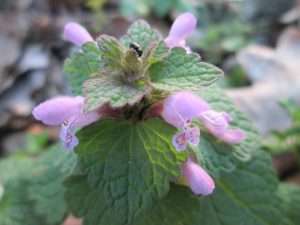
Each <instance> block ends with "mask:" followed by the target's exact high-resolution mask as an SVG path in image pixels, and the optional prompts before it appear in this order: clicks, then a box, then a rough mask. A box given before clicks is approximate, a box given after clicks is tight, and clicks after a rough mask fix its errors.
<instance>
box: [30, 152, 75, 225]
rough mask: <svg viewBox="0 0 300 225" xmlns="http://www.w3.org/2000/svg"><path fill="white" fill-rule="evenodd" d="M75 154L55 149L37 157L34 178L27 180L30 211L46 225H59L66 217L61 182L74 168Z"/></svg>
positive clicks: (33, 172)
mask: <svg viewBox="0 0 300 225" xmlns="http://www.w3.org/2000/svg"><path fill="white" fill-rule="evenodd" d="M75 162H76V160H75V154H73V153H68V152H64V151H63V150H62V149H59V148H57V147H55V148H53V149H51V150H49V151H47V152H46V153H45V154H43V155H42V156H40V157H39V160H38V162H36V168H35V169H34V171H32V175H33V177H34V178H32V179H30V178H29V179H30V180H29V187H28V198H30V199H31V200H32V201H33V202H34V204H33V206H32V209H33V210H34V211H35V212H36V213H37V214H38V215H39V216H41V217H42V218H44V220H45V221H46V224H61V222H62V221H63V220H64V218H65V217H66V213H67V207H66V204H65V201H64V190H65V188H64V186H63V181H64V179H65V177H66V176H68V175H69V174H70V173H71V171H72V170H73V168H74V166H75Z"/></svg>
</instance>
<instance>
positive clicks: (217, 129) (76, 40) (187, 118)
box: [33, 13, 245, 195]
mask: <svg viewBox="0 0 300 225" xmlns="http://www.w3.org/2000/svg"><path fill="white" fill-rule="evenodd" d="M196 24H197V20H196V18H195V17H194V16H193V15H192V14H191V13H184V14H182V15H180V16H179V17H178V18H177V19H176V20H175V22H174V23H173V25H172V27H171V29H170V32H169V35H168V36H167V37H166V38H165V44H166V45H167V46H168V47H169V48H173V47H182V48H184V49H186V51H187V53H190V52H191V50H190V48H189V47H188V46H187V45H186V38H187V37H188V36H189V35H190V34H191V33H192V32H193V31H194V30H195V28H196ZM64 38H65V39H66V40H68V41H70V42H72V43H73V44H75V45H77V46H78V47H81V46H82V45H84V44H86V43H88V42H94V39H93V38H92V36H91V35H90V34H89V33H88V31H87V30H86V29H85V28H83V27H82V26H80V25H79V24H77V23H69V24H67V25H66V26H65V29H64ZM104 108H105V107H104ZM83 109H84V97H82V96H77V97H68V96H62V97H56V98H54V99H51V100H48V101H46V102H43V103H41V104H40V105H38V106H37V107H35V109H34V110H33V115H34V117H35V118H36V119H37V120H40V121H42V122H43V123H45V124H47V125H51V126H61V131H60V139H61V140H62V142H63V144H64V146H65V147H66V148H67V149H73V148H74V147H75V146H76V145H77V144H78V139H77V137H76V135H75V134H76V131H77V130H78V129H80V128H82V127H84V126H87V125H89V124H91V123H94V122H95V121H97V120H99V119H100V118H102V117H103V116H104V113H105V110H103V108H100V109H98V110H95V111H92V112H84V110H83ZM110 113H113V111H112V110H110ZM161 116H162V118H163V119H164V120H165V121H166V122H168V123H169V124H171V125H173V126H174V127H176V128H177V129H178V130H179V131H178V132H177V133H176V134H175V135H174V137H173V140H172V143H173V145H174V146H175V148H176V149H177V150H178V151H183V150H185V149H187V147H188V146H189V145H193V146H197V145H198V144H199V142H200V129H199V126H197V125H195V123H194V121H195V120H198V121H199V122H200V123H202V124H203V126H204V127H205V128H206V129H207V130H208V131H209V132H210V133H211V134H212V135H214V136H215V137H217V138H218V139H219V140H222V141H224V142H227V143H230V144H235V143H239V142H241V141H242V140H243V139H244V138H245V134H244V132H243V131H242V130H240V129H233V128H231V127H230V122H231V120H232V119H231V117H230V116H229V114H228V113H226V112H217V111H214V110H213V109H212V108H211V107H210V105H209V104H208V103H207V102H206V101H204V100H203V99H201V98H200V97H198V96H196V95H194V94H192V93H190V92H178V93H175V94H173V95H170V96H169V97H167V98H166V99H165V100H164V102H163V109H162V112H161ZM182 175H183V176H184V177H185V178H186V181H187V183H188V184H189V186H190V188H191V189H192V191H193V192H194V193H195V194H201V195H209V194H211V193H212V192H213V190H214V188H215V184H214V181H213V179H212V178H211V177H210V176H209V174H208V173H207V172H206V171H205V170H204V169H203V168H202V167H200V166H199V165H198V164H197V163H196V162H195V161H194V160H193V158H192V157H189V158H188V159H187V161H186V162H185V163H184V164H183V166H182Z"/></svg>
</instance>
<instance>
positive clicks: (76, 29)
mask: <svg viewBox="0 0 300 225" xmlns="http://www.w3.org/2000/svg"><path fill="white" fill-rule="evenodd" d="M64 39H65V40H67V41H70V42H72V43H73V44H75V45H77V46H79V47H80V46H82V45H84V44H85V43H87V42H93V41H94V39H93V38H92V36H91V35H90V34H89V32H88V31H87V30H86V29H85V28H84V27H82V26H81V25H80V24H78V23H73V22H71V23H68V24H66V25H65V28H64Z"/></svg>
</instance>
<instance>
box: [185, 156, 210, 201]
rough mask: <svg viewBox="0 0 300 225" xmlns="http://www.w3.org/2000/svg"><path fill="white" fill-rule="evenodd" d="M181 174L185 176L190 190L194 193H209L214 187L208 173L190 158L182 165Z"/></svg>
mask: <svg viewBox="0 0 300 225" xmlns="http://www.w3.org/2000/svg"><path fill="white" fill-rule="evenodd" d="M182 174H183V176H184V177H185V178H186V180H187V183H188V184H189V186H190V188H191V190H192V191H193V192H194V194H196V195H210V194H212V193H213V191H214V189H215V183H214V181H213V179H212V178H211V177H210V176H209V174H208V173H207V172H206V171H205V170H204V169H203V168H202V167H201V166H199V165H198V164H197V163H195V162H193V160H192V159H188V160H187V161H186V162H185V163H184V164H183V167H182Z"/></svg>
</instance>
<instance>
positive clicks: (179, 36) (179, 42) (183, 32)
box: [165, 12, 197, 52]
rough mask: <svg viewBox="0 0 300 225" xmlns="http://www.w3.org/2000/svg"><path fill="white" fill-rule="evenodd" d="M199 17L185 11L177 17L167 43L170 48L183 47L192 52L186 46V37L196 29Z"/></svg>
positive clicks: (166, 40)
mask: <svg viewBox="0 0 300 225" xmlns="http://www.w3.org/2000/svg"><path fill="white" fill-rule="evenodd" d="M196 25H197V19H196V17H195V16H194V15H193V14H191V13H188V12H187V13H183V14H181V15H180V16H178V17H177V18H176V20H175V21H174V23H173V24H172V27H171V29H170V32H169V35H168V36H167V37H166V39H165V43H166V45H167V46H168V47H169V48H174V47H182V48H185V49H186V50H187V52H190V48H189V47H187V46H186V43H185V39H186V38H187V37H188V36H190V35H191V33H192V32H193V31H194V30H195V29H196Z"/></svg>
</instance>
